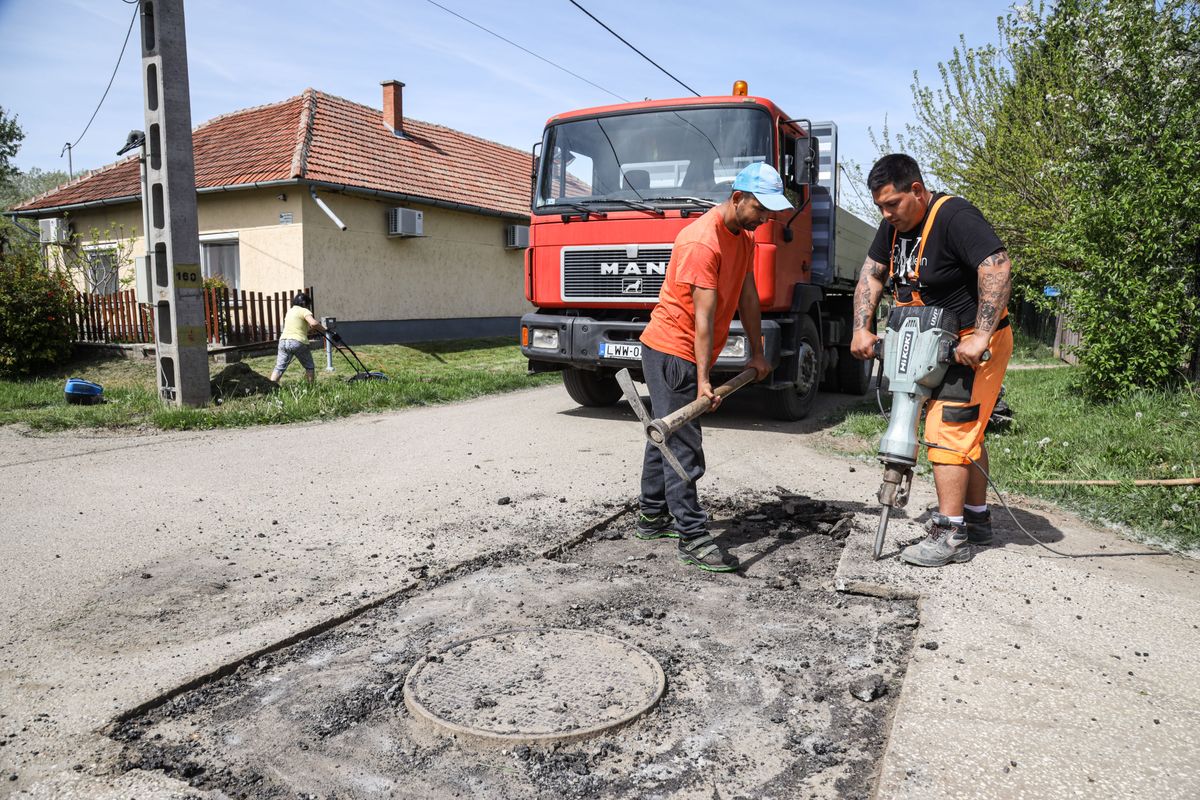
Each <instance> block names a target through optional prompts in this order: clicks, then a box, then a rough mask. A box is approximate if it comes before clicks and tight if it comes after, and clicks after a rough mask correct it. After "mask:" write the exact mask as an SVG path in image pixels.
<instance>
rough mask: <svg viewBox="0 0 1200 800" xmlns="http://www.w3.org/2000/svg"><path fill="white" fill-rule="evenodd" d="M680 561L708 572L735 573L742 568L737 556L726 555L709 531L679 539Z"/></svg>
mask: <svg viewBox="0 0 1200 800" xmlns="http://www.w3.org/2000/svg"><path fill="white" fill-rule="evenodd" d="M679 560H680V562H682V563H684V564H687V565H689V566H694V567H699V568H700V569H702V570H705V571H706V572H733V571H735V570H736V569H737V568H738V567H740V566H741V562H739V561H738V560H737V556H735V555H733V554H731V553H726V552H725V551H724V550H722V549H721V546H720V545H719V544H717V542H716V540H715V539H713V535H712V534H711V533H709V532H708V531H701V532H700V533H699V534H698V535H696V536H690V537H688V538H683V537H680V539H679Z"/></svg>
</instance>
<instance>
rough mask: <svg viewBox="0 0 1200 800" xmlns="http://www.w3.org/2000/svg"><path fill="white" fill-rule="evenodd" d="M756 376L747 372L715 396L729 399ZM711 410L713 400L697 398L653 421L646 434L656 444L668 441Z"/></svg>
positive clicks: (716, 390) (730, 382)
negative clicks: (678, 431) (729, 396)
mask: <svg viewBox="0 0 1200 800" xmlns="http://www.w3.org/2000/svg"><path fill="white" fill-rule="evenodd" d="M754 375H755V373H754V370H753V369H748V370H745V371H744V372H742V373H740V374H739V375H738V376H737V377H736V378H734V379H733V380H731V381H729V382H728V383H723V384H721V385H720V386H718V387H717V388H716V389H713V394H715V395H716V396H717V397H727V396H728V395H731V394H733V393H734V392H736V391H737V390H738V389H740V388H742V387H743V386H745V385H746V384H747V383H750V382H751V381H753V380H754ZM710 408H712V401H711V400H709V399H708V398H707V397H700V398H697V399H696V400H693V401H692V402H690V403H688V404H687V405H686V406H684V407H683V408H681V409H679V410H678V411H673V412H671V413H670V414H667V415H666V416H665V417H662V418H661V419H656V420H653V421H652V422H651V423H650V425H651V427H650V428H648V429H647V430H646V434H647V435H648V436H649V437H650V438H651V439H653V440H654V441H656V442H663V441H666V440H667V438H668V437H670V436H671V435H672V434H673V433H675V431H677V430H679V429H680V428H682V427H683V426H684V425H686V424H688V423H689V422H691V421H692V420H694V419H695V418H696V417H698V416H700V415H701V414H703V413H704V412H705V411H708V410H709V409H710Z"/></svg>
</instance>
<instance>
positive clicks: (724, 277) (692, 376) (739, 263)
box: [635, 162, 792, 572]
mask: <svg viewBox="0 0 1200 800" xmlns="http://www.w3.org/2000/svg"><path fill="white" fill-rule="evenodd" d="M791 208H792V204H791V203H789V202H788V199H787V198H786V197H784V195H783V180H782V179H781V178H780V177H779V173H778V172H776V171H775V169H774V168H773V167H771V166H770V165H769V164H765V163H762V162H757V163H754V164H750V165H749V166H747V167H746V168H745V169H743V170H742V171H741V172H740V173H738V176H737V177H736V178H735V179H734V181H733V193H732V194H731V195H730V196H729V198H728V199H727V200H725V201H724V202H723V203H721V204H720V205H718V206H715V207H713V208H711V209H709V210H708V211H707V212H706V213H705V214H704V215H703V216H701V217H700V218H699V219H697V220H696V221H695V222H693V223H691V224H690V225H688V226H687V227H686V228H684V229H683V230H682V231H680V232H679V236H677V237H676V239H675V248H674V250H672V252H671V262H670V264H668V265H667V274H666V277H665V278H664V280H663V285H662V290H661V291H660V292H659V295H658V305H656V306H655V307H654V311H653V312H652V313H651V315H650V323H649V324H648V325H647V326H646V330H645V331H643V332H642V337H641V340H642V373H643V374H644V375H645V379H646V386H647V387H648V388H649V389H650V403H651V408H652V413H653V415H654V417H656V418H661V417H665V416H666V415H668V414H670V413H671V412H672V411H676V410H678V409H680V408H682V407H683V406H685V405H687V404H688V403H690V402H692V401H693V400H697V399H699V398H701V397H707V398H709V399H710V400H711V401H712V403H713V405H712V407H713V408H714V409H715V408H716V407H717V406H718V405H719V404H720V398H718V397H717V396H716V395H715V394H713V386H712V378H711V375H710V370H711V368H712V365H713V362H714V361H716V359H717V355H718V354H719V353H720V352H721V350H722V348H724V347H725V340H726V339H727V338H728V337H729V323H730V322H731V321H732V320H733V312H734V311H738V312H739V313H740V314H741V320H742V327H743V329H744V330H745V332H746V338H747V339H748V340H749V344H750V352H751V355H750V363H749V365H748V366H750V367H753V368H754V370H755V371H756V372H757V373H758V379H759V380H762V379H763V378H765V377H766V376H767V374H768V373H769V372H770V371H771V365H770V364H769V363H768V362H767V359H766V357H765V356H764V355H763V349H762V327H761V320H762V317H761V311H760V309H759V306H758V288H757V287H756V286H755V285H754V270H753V269H752V267H753V265H754V236H753V231H754V229H755V228H757V227H758V226H759V225H761V224H762V223H764V222H766V221H767V215H768V214H769V213H770V212H772V211H783V210H786V209H791ZM667 442H668V445H669V446H670V448H671V452H672V453H674V454H675V456H676V457H677V458H678V459H679V462H680V463H681V464H682V465H683V468H684V470H685V471H686V472H687V473H688V477H689V478H690V480H686V481H685V480H683V479H682V478H680V477H679V476H678V475H677V474H676V473H675V470H673V469H671V467H670V466H669V465H667V464H666V463H665V462H664V460H663V457H662V453H661V452H659V450H658V448H657V447H653V446H652V445H650V444H649V443H647V445H646V453H645V457H644V460H643V463H642V495H641V513H640V515H639V517H638V523H637V530H636V532H635V535H636V536H637V537H638V538H639V539H661V538H664V537H671V538H677V539H679V560H680V561H682V562H683V563H684V564H689V565H692V566H696V567H699V568H700V569H703V570H708V571H710V572H732V571H733V570H736V569H737V568H738V560H737V558H736V557H735V556H733V555H730V554H728V553H726V552H725V551H724V550H723V549H721V546H720V545H719V544H718V543H717V542H716V540H715V539H713V537H712V535H711V534H710V533H709V532H708V530H707V527H706V526H707V524H708V515H707V514H706V513H705V512H704V510H703V509H702V508H700V502H699V499H698V497H697V494H696V481H697V480H699V478H700V477H701V476H702V475H703V474H704V449H703V446H702V437H701V433H700V423H699V421H698V420H697V421H693V422H690V423H688V424H687V425H685V426H683V427H682V428H680V429H679V431H678V432H677V433H675V435H674V436H672V437H671V438H670V439H668V440H667Z"/></svg>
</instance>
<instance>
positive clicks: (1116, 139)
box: [898, 0, 1200, 399]
mask: <svg viewBox="0 0 1200 800" xmlns="http://www.w3.org/2000/svg"><path fill="white" fill-rule="evenodd" d="M1197 10H1198V4H1197V2H1195V0H1161V1H1160V2H1145V1H1144V0H1061V1H1060V2H1058V3H1057V4H1056V5H1055V6H1054V7H1053V10H1051V11H1047V10H1046V9H1045V7H1043V6H1039V7H1037V8H1034V7H1033V6H1032V5H1029V4H1026V5H1021V6H1017V7H1015V8H1014V9H1013V11H1012V12H1010V13H1009V14H1008V15H1006V16H1005V17H1003V18H1001V19H1000V20H999V21H998V31H999V39H998V43H997V44H996V45H989V46H986V47H981V48H971V47H968V46H967V44H966V42H965V40H962V39H960V46H959V47H957V48H955V49H954V51H953V55H952V57H951V58H950V59H949V60H948V61H947V62H945V63H943V64H939V73H940V86H938V87H937V88H931V87H928V86H924V85H922V83H921V81H920V77H919V76H918V75H916V74H914V80H913V99H914V110H915V112H916V117H917V124H915V125H912V126H909V127H908V129H907V135H906V136H904V137H898V138H899V139H900V143H901V146H902V147H903V148H904V149H907V150H908V151H909V152H911V153H912V154H913V155H914V156H916V157H917V158H918V160H920V161H921V162H922V163H923V165H925V166H926V167H927V169H928V171H929V172H930V173H931V174H932V175H933V176H936V178H937V179H938V180H940V181H942V183H943V184H944V186H945V188H947V189H949V190H950V191H953V192H956V193H960V194H963V195H965V196H967V197H968V198H969V199H971V200H972V201H973V202H975V203H976V205H978V206H979V207H980V209H981V210H982V211H983V212H984V214H985V215H987V217H988V218H989V219H990V220H991V221H992V222H993V224H994V225H995V226H996V228H997V231H998V232H999V233H1000V235H1001V237H1002V238H1003V239H1004V240H1005V241H1006V243H1007V244H1008V246H1009V249H1010V250H1011V251H1012V254H1013V261H1014V265H1015V273H1014V276H1015V278H1014V280H1015V286H1014V288H1015V289H1016V292H1017V293H1018V294H1019V295H1023V296H1025V297H1026V298H1027V299H1031V300H1040V299H1041V297H1042V288H1043V287H1044V286H1046V285H1054V286H1056V287H1058V288H1059V289H1060V290H1061V291H1062V293H1063V297H1064V298H1065V300H1066V303H1067V305H1068V307H1069V309H1070V322H1071V325H1072V327H1074V328H1075V329H1076V330H1078V331H1079V332H1080V334H1081V337H1082V339H1083V342H1082V344H1081V346H1080V348H1079V350H1078V355H1079V359H1080V364H1081V366H1082V367H1083V370H1082V384H1083V388H1084V389H1085V390H1086V392H1087V393H1088V395H1089V396H1090V397H1092V398H1094V399H1105V398H1111V397H1113V396H1115V395H1116V394H1118V393H1120V392H1122V391H1124V390H1126V389H1129V388H1133V387H1137V386H1144V385H1147V384H1149V385H1161V384H1164V383H1166V382H1168V381H1169V380H1171V379H1172V377H1173V376H1174V375H1176V374H1177V373H1178V368H1179V366H1180V365H1181V364H1183V363H1186V362H1187V360H1188V359H1189V357H1191V358H1192V359H1193V360H1194V359H1195V356H1194V354H1195V353H1196V352H1197V349H1198V345H1200V330H1198V322H1197V315H1198V313H1200V196H1197V194H1196V193H1195V191H1194V189H1193V185H1194V182H1195V165H1196V164H1197V163H1198V158H1200V22H1198V16H1200V15H1198V14H1197Z"/></svg>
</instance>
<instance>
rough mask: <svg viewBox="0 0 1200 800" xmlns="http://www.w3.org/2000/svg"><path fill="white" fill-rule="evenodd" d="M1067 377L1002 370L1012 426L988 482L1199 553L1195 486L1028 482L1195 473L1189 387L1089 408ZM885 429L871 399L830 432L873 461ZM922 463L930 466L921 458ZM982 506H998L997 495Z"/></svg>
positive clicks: (994, 442) (1000, 442)
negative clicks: (1011, 412) (1046, 484)
mask: <svg viewBox="0 0 1200 800" xmlns="http://www.w3.org/2000/svg"><path fill="white" fill-rule="evenodd" d="M1074 373H1075V369H1073V368H1063V369H1046V370H1019V371H1012V372H1009V373H1008V375H1007V376H1006V377H1005V380H1004V385H1005V388H1006V391H1007V394H1006V395H1005V400H1006V401H1007V402H1008V403H1009V405H1010V406H1011V407H1012V408H1013V410H1014V412H1015V421H1014V422H1013V424H1012V426H1011V427H1010V429H1009V430H1007V431H1004V432H999V433H990V432H989V433H988V437H987V442H988V453H989V455H990V457H991V473H992V478H993V480H994V481H995V482H996V483H997V484H998V485H999V486H1000V488H1001V490H1002V491H1004V492H1005V493H1006V494H1007V493H1008V492H1013V491H1015V492H1020V493H1022V494H1026V495H1031V496H1036V497H1041V498H1044V499H1046V500H1051V501H1054V502H1056V503H1058V504H1060V505H1062V506H1064V507H1067V508H1071V509H1073V510H1075V511H1078V512H1080V513H1081V514H1082V515H1083V516H1085V517H1087V518H1090V519H1092V520H1098V521H1105V522H1111V523H1118V524H1121V525H1124V526H1127V527H1128V528H1130V529H1132V530H1133V531H1134V532H1135V533H1136V534H1137V535H1139V536H1140V537H1141V538H1145V539H1147V540H1151V541H1159V542H1162V543H1164V544H1167V545H1168V546H1171V547H1174V548H1178V549H1183V550H1194V549H1196V548H1200V486H1133V485H1132V484H1131V483H1127V484H1123V485H1121V486H1115V487H1101V486H1045V485H1038V484H1035V483H1032V481H1035V480H1047V479H1058V478H1064V479H1074V480H1095V479H1101V480H1120V481H1132V480H1135V479H1146V478H1149V479H1154V478H1191V477H1196V476H1197V475H1200V395H1197V393H1196V392H1195V391H1194V390H1189V389H1187V388H1183V389H1179V390H1176V391H1159V392H1150V391H1146V392H1139V393H1136V394H1131V395H1128V396H1126V397H1124V398H1123V399H1121V400H1120V401H1118V402H1116V403H1113V404H1111V405H1104V406H1095V405H1090V404H1088V403H1087V402H1085V401H1084V400H1083V398H1082V396H1081V395H1080V393H1079V392H1078V391H1077V390H1076V389H1075V388H1074V386H1073V380H1074V377H1075V376H1074ZM885 402H886V401H885ZM885 427H886V423H885V422H884V421H883V419H882V418H881V417H880V416H879V413H878V409H877V407H876V406H875V404H874V402H872V403H871V404H870V405H869V406H868V405H863V406H861V407H858V408H856V409H854V410H852V411H851V412H848V413H847V414H846V415H845V416H844V418H843V419H842V420H841V421H840V422H839V423H838V424H837V425H836V427H835V428H834V429H833V433H834V435H835V436H841V437H846V439H845V445H844V446H845V449H849V450H851V451H853V452H855V453H858V454H860V455H863V456H864V457H866V458H870V459H871V460H874V457H875V452H876V447H877V445H878V442H879V437H880V436H881V434H882V433H883V431H884V428H885ZM922 465H924V469H925V470H927V469H928V466H927V462H925V460H924V454H922ZM989 499H990V502H993V503H994V502H995V497H994V495H993V496H990V498H989Z"/></svg>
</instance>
